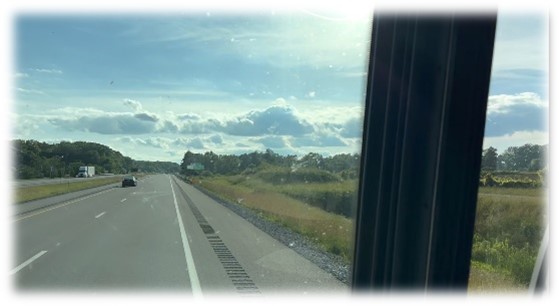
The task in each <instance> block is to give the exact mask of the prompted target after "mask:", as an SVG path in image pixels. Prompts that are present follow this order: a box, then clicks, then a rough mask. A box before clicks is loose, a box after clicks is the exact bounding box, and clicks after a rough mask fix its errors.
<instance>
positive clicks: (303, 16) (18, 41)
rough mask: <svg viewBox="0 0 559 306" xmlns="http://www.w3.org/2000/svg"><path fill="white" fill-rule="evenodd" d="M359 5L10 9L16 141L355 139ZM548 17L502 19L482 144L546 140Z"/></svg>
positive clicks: (364, 32) (361, 61)
mask: <svg viewBox="0 0 559 306" xmlns="http://www.w3.org/2000/svg"><path fill="white" fill-rule="evenodd" d="M367 17H368V15H367V14H359V15H351V16H350V15H344V14H334V13H329V14H318V13H311V12H308V11H294V12H293V13H287V12H282V13H274V12H272V11H268V12H266V11H263V12H261V13H253V14H250V15H248V14H240V13H229V14H227V13H217V12H212V11H198V12H187V13H184V14H178V13H177V14H173V15H171V14H156V15H146V14H144V15H133V14H124V15H122V14H110V15H83V14H80V15H58V16H57V15H19V16H18V17H17V18H16V19H15V27H14V29H15V43H14V48H15V50H14V54H15V71H14V73H13V74H14V80H15V82H14V98H15V101H14V107H13V109H12V115H11V119H12V122H13V124H12V126H13V129H12V138H23V139H37V140H40V141H48V142H58V141H61V140H68V141H77V140H85V141H94V142H99V143H102V144H106V145H108V146H110V147H112V148H114V149H116V150H119V151H120V152H122V153H123V154H124V155H128V156H130V157H132V158H134V159H144V160H170V161H176V162H179V161H180V159H181V158H182V155H183V154H184V152H185V151H186V150H191V151H195V152H204V151H209V150H212V151H214V152H216V153H220V154H221V153H226V154H231V153H234V154H237V153H243V152H250V151H254V150H264V149H266V148H271V149H273V150H274V151H276V152H279V153H282V154H299V155H301V154H306V153H308V152H319V153H321V154H327V155H329V154H336V153H354V152H359V150H360V136H361V117H362V112H363V97H364V86H365V77H366V64H367V56H368V46H369V39H370V38H369V36H370V27H371V22H370V19H369V18H367ZM546 25H547V24H546V20H545V19H543V18H542V17H541V15H531V16H521V15H509V16H506V17H503V18H502V19H500V20H499V27H498V33H497V43H496V49H495V58H494V68H493V78H492V84H491V93H490V97H489V108H488V123H487V128H486V141H485V144H484V145H485V147H488V146H489V145H493V146H495V147H497V148H498V149H499V152H502V151H503V150H504V149H506V147H508V146H510V145H521V144H524V143H526V142H531V143H538V144H543V143H547V142H548V141H547V137H548V132H547V127H546V124H545V122H544V120H543V117H544V116H545V115H546V114H547V111H548V108H549V106H548V104H549V103H548V101H547V100H548V99H547V95H546V92H547V88H546V85H545V84H546V81H547V65H548V64H547V56H548V55H547V53H546V52H547V51H546V50H547V41H546V38H545V37H546V36H545V35H546V32H545V29H546V28H545V27H546Z"/></svg>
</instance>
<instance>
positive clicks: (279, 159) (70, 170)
mask: <svg viewBox="0 0 559 306" xmlns="http://www.w3.org/2000/svg"><path fill="white" fill-rule="evenodd" d="M12 149H13V152H14V155H15V159H16V163H15V165H14V167H13V168H14V169H13V171H14V176H15V177H16V178H18V179H29V178H43V177H66V176H70V177H72V176H75V175H76V173H77V172H78V169H79V167H80V166H83V165H88V166H95V172H96V174H103V173H114V174H125V173H131V172H144V173H181V174H183V175H213V174H221V175H234V174H241V173H243V172H251V171H255V170H256V169H257V168H260V167H262V166H274V167H280V168H292V169H297V168H312V169H319V170H324V171H328V172H331V173H335V174H337V175H339V176H340V177H341V178H343V179H355V178H357V177H358V170H359V163H360V156H359V154H337V155H334V156H327V157H324V156H322V155H320V154H318V153H312V152H311V153H308V154H306V155H304V156H302V157H298V156H296V155H280V154H278V153H275V152H274V151H272V150H270V149H267V150H265V151H264V152H258V151H255V152H252V153H244V154H240V155H224V154H216V153H213V152H211V151H209V152H205V153H203V154H202V153H193V152H191V151H187V152H185V153H184V156H183V159H182V162H181V164H180V165H179V164H177V163H174V162H165V161H137V160H134V159H132V158H130V157H128V156H123V155H122V154H121V153H120V152H118V151H115V150H113V149H111V148H109V147H108V146H105V145H102V144H98V143H92V142H83V141H77V142H67V141H62V142H60V143H57V144H49V143H45V142H39V141H36V140H13V141H12ZM547 151H548V146H547V145H543V146H541V145H532V144H525V145H523V146H520V147H509V148H508V149H506V150H505V151H504V152H502V153H501V154H499V153H498V152H497V149H495V148H493V147H490V148H488V149H486V150H483V152H482V170H484V171H539V170H542V169H546V168H547V158H546V157H547ZM200 166H202V167H200ZM201 168H203V169H201Z"/></svg>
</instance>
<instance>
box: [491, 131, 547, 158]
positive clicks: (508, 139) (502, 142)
mask: <svg viewBox="0 0 559 306" xmlns="http://www.w3.org/2000/svg"><path fill="white" fill-rule="evenodd" d="M527 143H530V144H537V145H545V144H549V133H548V132H541V131H519V132H514V133H512V134H507V135H504V136H498V137H485V138H484V139H483V148H484V149H487V148H489V147H494V148H496V149H497V152H499V153H502V152H503V151H505V150H506V149H507V148H508V147H519V146H522V145H525V144H527Z"/></svg>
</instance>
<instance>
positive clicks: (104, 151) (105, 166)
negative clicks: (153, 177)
mask: <svg viewBox="0 0 559 306" xmlns="http://www.w3.org/2000/svg"><path fill="white" fill-rule="evenodd" d="M12 149H13V152H14V155H15V156H14V157H15V165H14V168H15V169H13V170H14V176H15V177H16V178H18V179H31V178H43V177H52V178H54V177H67V176H69V177H73V176H75V175H76V174H77V173H78V169H79V167H80V166H94V167H95V173H96V174H97V175H101V174H103V173H114V174H125V173H131V172H144V173H177V172H178V171H179V165H178V164H177V163H173V162H162V161H139V160H133V159H132V158H130V157H128V156H123V155H122V154H121V153H120V152H118V151H115V150H113V149H111V148H109V147H107V146H105V145H101V144H98V143H92V142H83V141H77V142H67V141H62V142H60V143H57V144H48V143H45V142H39V141H36V140H13V141H12Z"/></svg>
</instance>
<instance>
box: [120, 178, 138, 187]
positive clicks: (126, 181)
mask: <svg viewBox="0 0 559 306" xmlns="http://www.w3.org/2000/svg"><path fill="white" fill-rule="evenodd" d="M126 186H138V180H137V179H136V177H134V176H132V175H130V176H125V177H124V178H123V179H122V187H126Z"/></svg>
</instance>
